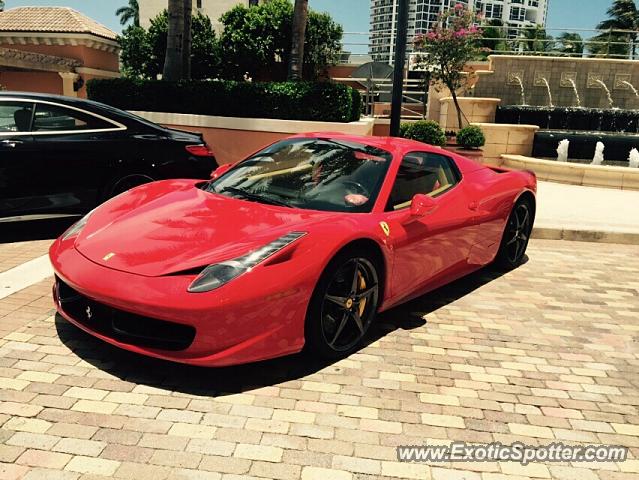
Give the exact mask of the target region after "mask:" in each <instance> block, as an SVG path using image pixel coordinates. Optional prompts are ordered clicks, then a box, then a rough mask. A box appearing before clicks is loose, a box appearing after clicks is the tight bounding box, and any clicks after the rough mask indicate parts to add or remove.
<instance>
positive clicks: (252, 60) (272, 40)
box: [220, 0, 343, 80]
mask: <svg viewBox="0 0 639 480" xmlns="http://www.w3.org/2000/svg"><path fill="white" fill-rule="evenodd" d="M221 21H222V24H223V25H224V30H223V32H222V34H221V35H220V48H221V50H222V51H223V52H224V55H223V64H224V73H225V76H226V77H227V78H231V79H242V78H243V77H244V76H245V75H246V74H248V75H249V76H250V77H251V78H254V79H256V80H283V79H285V78H286V77H287V71H288V63H289V59H290V56H291V46H292V28H293V4H292V3H291V2H290V1H289V0H270V1H268V2H266V3H263V4H259V5H256V6H253V7H250V8H247V7H245V6H243V5H238V6H236V7H234V8H233V9H231V10H229V11H228V12H226V13H225V14H224V15H223V16H222V18H221ZM342 34H343V31H342V27H341V26H340V25H338V24H336V23H335V22H334V21H333V20H332V19H331V17H330V16H329V15H327V14H318V13H316V12H314V11H312V10H309V12H308V21H307V26H306V35H305V42H304V69H303V72H304V78H316V77H317V76H319V75H320V74H321V73H322V71H323V70H324V69H325V68H326V67H327V66H330V65H333V64H335V63H336V61H337V58H338V55H339V52H340V50H341V45H340V41H341V39H342Z"/></svg>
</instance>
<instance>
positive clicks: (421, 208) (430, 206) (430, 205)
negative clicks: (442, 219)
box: [410, 193, 437, 217]
mask: <svg viewBox="0 0 639 480" xmlns="http://www.w3.org/2000/svg"><path fill="white" fill-rule="evenodd" d="M435 208H437V201H436V200H435V199H434V198H433V197H429V196H428V195H424V194H422V193H418V194H417V195H415V196H414V197H413V200H412V202H411V203H410V214H411V216H413V217H423V216H425V215H428V214H429V213H431V212H433V210H435Z"/></svg>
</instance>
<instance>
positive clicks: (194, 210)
mask: <svg viewBox="0 0 639 480" xmlns="http://www.w3.org/2000/svg"><path fill="white" fill-rule="evenodd" d="M195 185H196V182H194V181H184V180H167V181H164V182H155V183H152V184H148V185H144V186H142V187H138V188H136V189H134V190H131V191H129V192H126V193H124V194H122V195H120V196H118V197H116V198H115V199H113V200H111V201H109V202H107V203H106V204H104V205H102V206H101V207H98V208H97V209H96V210H95V211H94V212H93V213H92V214H91V215H90V217H89V220H88V222H87V225H86V226H85V227H84V229H83V230H82V232H81V233H80V235H79V236H78V238H77V239H76V241H75V248H76V249H77V250H78V251H79V252H80V253H81V254H82V255H84V256H85V257H87V258H88V259H90V260H91V261H93V262H95V263H98V264H100V265H103V266H105V267H108V268H111V269H115V270H120V271H125V272H130V273H135V274H138V275H144V276H161V275H168V274H174V273H178V272H183V271H189V270H192V269H195V268H199V267H202V266H206V265H210V264H211V263H215V262H219V261H223V260H228V259H231V258H235V257H237V256H240V255H243V254H245V253H247V252H249V251H251V250H254V249H256V248H259V247H261V246H263V245H265V244H267V243H269V242H271V241H273V240H275V239H277V238H279V237H280V236H282V235H285V234H286V233H289V232H292V231H306V229H307V228H308V227H310V225H311V224H313V223H315V222H321V221H327V220H328V221H331V219H332V217H334V216H335V214H334V213H331V212H314V211H306V210H299V209H290V208H286V207H276V206H270V205H264V204H260V203H256V202H249V201H244V200H237V199H234V198H229V197H225V196H222V195H216V194H212V193H208V192H205V191H203V190H201V189H200V188H197V187H196V186H195Z"/></svg>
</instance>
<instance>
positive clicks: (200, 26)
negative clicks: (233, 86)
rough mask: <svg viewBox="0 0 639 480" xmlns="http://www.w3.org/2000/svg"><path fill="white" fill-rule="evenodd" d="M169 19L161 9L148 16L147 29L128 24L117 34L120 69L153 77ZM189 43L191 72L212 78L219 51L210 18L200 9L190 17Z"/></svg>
mask: <svg viewBox="0 0 639 480" xmlns="http://www.w3.org/2000/svg"><path fill="white" fill-rule="evenodd" d="M168 28H169V19H168V13H167V11H166V10H165V11H163V12H162V13H160V14H159V15H158V16H157V17H155V18H154V19H152V20H151V26H150V27H149V30H148V31H147V30H145V29H143V28H141V27H133V26H131V27H129V28H127V29H126V30H124V32H123V34H122V36H121V37H120V46H121V48H122V53H121V60H122V66H123V73H124V74H125V75H126V76H130V77H140V78H156V77H157V76H158V75H159V74H161V73H162V70H163V68H164V55H165V52H166V43H167V35H168ZM192 35H193V45H192V49H191V76H192V78H195V79H206V78H216V77H217V76H218V75H219V71H220V70H219V69H220V51H219V45H218V43H217V40H216V37H215V30H214V28H213V24H212V23H211V20H210V19H209V18H208V17H207V16H205V15H202V14H201V13H199V12H198V13H196V14H195V15H194V16H193V18H192Z"/></svg>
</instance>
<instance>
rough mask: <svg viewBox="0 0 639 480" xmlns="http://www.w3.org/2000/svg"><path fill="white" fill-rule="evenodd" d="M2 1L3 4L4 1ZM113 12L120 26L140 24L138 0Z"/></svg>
mask: <svg viewBox="0 0 639 480" xmlns="http://www.w3.org/2000/svg"><path fill="white" fill-rule="evenodd" d="M2 3H3V4H4V2H2ZM3 6H4V5H3ZM115 14H116V15H117V16H118V17H120V25H122V26H124V25H126V24H127V23H129V22H133V26H134V27H139V26H140V5H139V4H138V0H129V3H128V5H126V6H124V7H120V8H118V9H117V10H116V11H115Z"/></svg>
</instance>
